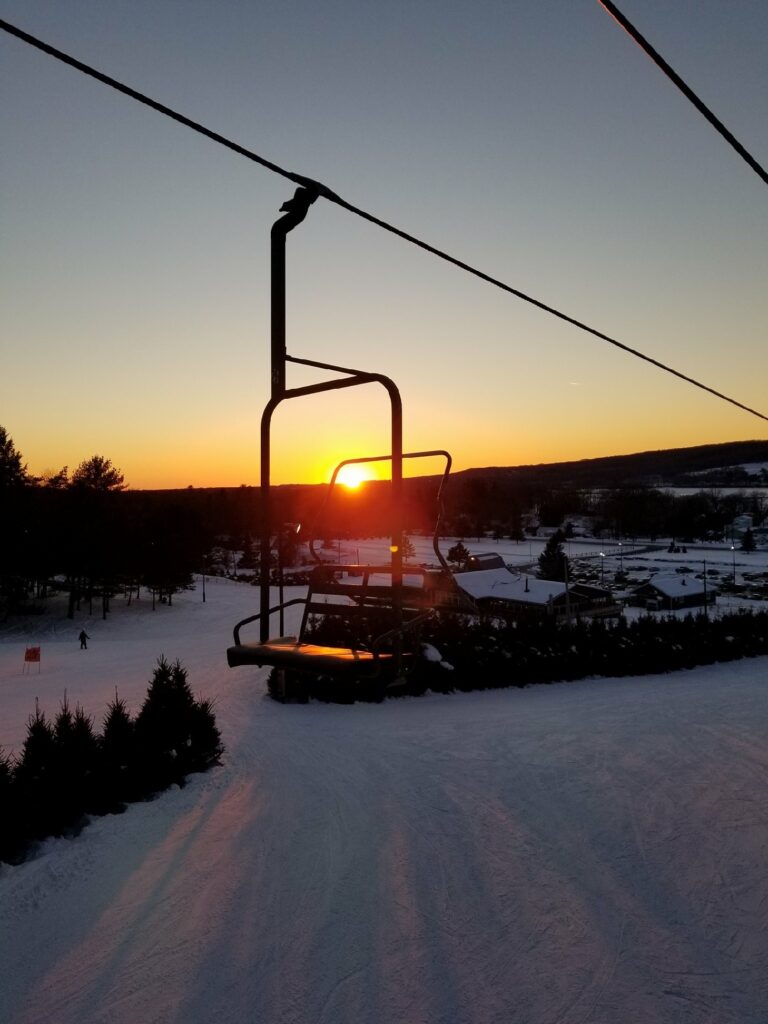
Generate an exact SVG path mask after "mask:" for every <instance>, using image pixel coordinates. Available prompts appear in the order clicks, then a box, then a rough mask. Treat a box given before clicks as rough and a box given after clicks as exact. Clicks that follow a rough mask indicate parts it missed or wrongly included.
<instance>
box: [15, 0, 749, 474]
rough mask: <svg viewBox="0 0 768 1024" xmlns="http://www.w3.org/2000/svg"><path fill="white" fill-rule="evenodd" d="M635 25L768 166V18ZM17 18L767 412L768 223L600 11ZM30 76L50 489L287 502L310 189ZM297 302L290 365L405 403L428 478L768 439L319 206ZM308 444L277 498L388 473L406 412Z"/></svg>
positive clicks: (35, 454) (584, 6) (21, 180)
mask: <svg viewBox="0 0 768 1024" xmlns="http://www.w3.org/2000/svg"><path fill="white" fill-rule="evenodd" d="M619 6H620V7H621V8H622V10H624V12H625V13H626V15H627V16H628V17H629V18H630V19H631V20H632V21H634V23H635V24H636V25H637V27H638V28H639V29H640V30H641V31H643V32H644V33H645V35H646V36H647V37H648V39H649V40H650V41H651V42H652V43H653V44H654V45H655V46H656V47H657V48H658V49H659V50H660V52H661V53H662V54H663V55H664V56H665V57H666V58H667V60H668V61H669V62H670V63H671V64H672V66H673V67H674V68H675V69H676V70H677V71H678V72H679V73H680V74H681V75H682V76H683V77H684V78H686V80H687V81H688V82H689V83H690V85H691V86H692V88H694V89H695V90H696V91H697V92H698V93H699V94H700V95H701V97H702V98H703V99H704V101H705V102H706V103H708V104H709V106H710V107H711V108H712V109H713V110H714V111H715V113H717V114H718V116H719V117H721V118H722V120H723V121H724V122H725V123H726V124H727V125H728V127H729V128H730V129H731V131H732V132H733V133H734V134H735V135H736V137H737V138H738V139H740V141H741V142H742V143H743V144H744V145H745V146H746V147H747V149H749V150H750V151H751V152H752V153H753V154H754V155H755V157H756V158H757V159H758V160H759V161H760V162H761V163H762V164H763V165H764V166H765V165H766V164H768V131H767V129H768V62H766V59H765V43H766V39H768V5H766V3H765V0H728V2H725V0H697V2H696V3H690V2H682V0H621V2H620V4H619ZM0 16H2V17H3V18H5V19H6V20H8V21H11V22H13V23H15V24H16V25H18V26H19V27H20V28H23V29H25V30H26V31H28V32H30V33H32V34H33V35H38V36H40V37H42V38H43V39H45V40H46V41H48V42H50V43H51V44H52V45H54V46H57V47H59V48H61V49H63V50H65V51H67V52H70V53H72V54H73V55H74V56H76V57H78V58H79V59H81V60H83V61H85V62H86V63H90V64H93V65H95V66H96V67H98V68H99V69H101V70H103V71H105V72H106V73H108V74H110V75H112V76H114V77H116V78H118V79H121V80H123V81H125V82H126V83H128V84H130V85H132V86H133V87H135V88H137V89H138V90H139V91H142V92H146V93H148V94H150V95H152V96H154V97H155V98H157V99H158V100H160V101H161V102H164V103H166V104H168V105H169V106H172V107H176V108H177V109H179V110H181V111H183V112H185V113H186V114H187V115H188V116H190V117H192V118H194V119H197V120H199V121H202V122H203V123H204V124H206V125H207V126H209V127H211V128H213V129H214V130H216V131H218V132H220V133H221V134H223V135H226V136H228V137H230V138H232V139H235V140H236V141H239V142H240V143H242V144H243V145H244V146H247V147H249V148H251V149H254V150H256V151H257V152H259V153H261V154H263V155H264V156H266V157H267V158H269V159H271V160H273V161H274V162H276V163H278V164H281V165H282V166H284V167H287V168H289V169H291V170H293V171H297V172H299V173H302V174H306V175H308V176H310V177H313V178H316V179H318V180H321V181H323V182H325V183H326V184H327V185H328V186H329V187H331V188H332V189H333V190H335V191H336V192H338V193H339V194H341V195H342V196H344V197H345V198H346V199H347V200H349V201H350V202H352V203H354V204H356V205H358V206H361V207H363V208H365V209H367V210H369V211H371V212H372V213H374V214H376V215H378V216H380V217H382V218H385V219H388V220H390V221H392V222H394V223H395V224H397V225H398V226H400V227H402V228H404V229H406V230H408V231H410V232H411V233H413V234H416V235H419V236H420V237H422V238H424V239H426V240H427V241H429V242H431V243H432V244H434V245H436V246H438V247H442V248H445V249H447V250H448V251H450V252H452V253H455V254H456V255H457V256H459V257H460V258H462V259H464V260H466V261H467V262H470V263H473V264H475V265H477V266H479V267H480V268H481V269H483V270H485V271H486V272H488V273H490V274H492V275H494V276H497V277H499V278H501V279H503V280H505V281H508V282H509V283H510V284H512V285H513V286H515V287H518V288H520V289H522V290H523V291H526V292H528V293H530V294H532V295H534V296H536V297H537V298H539V299H541V300H542V301H545V302H547V303H549V304H551V305H554V306H556V307H558V308H560V309H562V310H564V311H566V312H568V313H569V314H571V315H572V316H575V317H577V318H579V319H583V320H585V321H587V322H588V323H591V324H593V325H594V326H596V327H597V328H598V329H600V330H602V331H604V332H606V333H607V334H610V335H613V336H614V337H617V338H618V339H620V340H621V341H623V342H625V343H626V344H628V345H631V346H633V347H635V348H639V349H641V350H642V351H644V352H647V353H648V354H649V355H651V356H654V357H656V358H658V359H660V360H662V361H665V362H668V363H670V364H671V365H672V366H674V367H676V368H678V369H680V370H682V371H683V372H686V373H688V374H690V375H692V376H694V377H698V378H699V379H701V380H703V381H704V382H705V383H708V384H710V385H711V386H712V387H715V388H717V389H718V390H721V391H724V392H725V393H726V394H730V395H733V396H734V397H735V398H737V399H739V400H740V401H742V402H744V403H745V404H747V405H750V406H752V407H755V408H758V409H760V410H761V411H762V412H766V411H768V389H767V388H766V379H768V345H766V325H767V324H768V287H766V282H767V281H768V259H767V258H766V228H767V227H768V190H767V189H766V187H765V185H764V184H763V183H762V182H761V181H760V180H759V178H758V177H757V176H756V175H755V173H754V172H753V171H752V170H750V168H749V167H748V166H747V165H746V164H745V163H744V162H743V161H742V160H741V159H740V158H739V157H738V156H737V155H736V153H734V152H733V150H731V149H730V147H728V146H727V145H726V144H725V143H724V142H723V141H722V140H721V139H720V137H719V136H717V135H716V134H715V133H714V131H713V130H712V128H711V127H710V126H709V125H708V124H707V123H706V122H705V121H704V119H703V118H702V117H701V115H699V114H698V113H697V112H696V111H695V110H694V109H693V107H692V106H690V104H689V103H688V101H687V100H685V99H684V98H683V97H682V96H681V95H680V94H679V93H678V92H677V90H676V89H674V87H673V86H672V85H671V83H670V82H669V81H668V80H667V79H666V78H665V77H664V76H663V75H662V74H661V73H660V72H659V71H658V69H657V68H655V66H654V65H653V64H652V63H651V62H650V61H649V60H648V58H647V57H646V56H645V55H644V54H643V53H642V52H641V51H640V50H639V49H638V48H637V47H636V46H635V45H634V44H633V43H632V42H631V41H630V40H629V38H628V37H627V36H626V35H625V34H624V33H623V32H622V31H621V30H620V29H619V28H618V27H617V26H616V25H615V24H614V22H613V21H612V19H611V18H610V17H609V16H608V15H607V14H606V13H605V11H604V10H603V9H602V8H601V7H600V6H599V4H598V3H597V0H528V2H525V3H523V2H522V0H503V2H502V0H477V2H474V3H467V2H447V0H440V2H437V0H431V2H430V0H421V2H420V0H409V2H402V0H390V2H387V3H382V2H381V0H322V2H320V3H318V2H316V0H313V2H311V0H274V2H273V0H259V2H258V3H256V2H249V3H247V2H240V0H238V2H235V0H219V2H214V0H151V2H150V0H110V2H109V3H104V2H103V0H67V2H61V0H26V2H21V0H0ZM0 76H1V77H0V138H2V146H1V147H0V190H1V191H0V197H1V203H2V207H1V211H0V216H1V220H0V253H1V259H2V264H1V265H0V288H1V289H2V294H1V295H0V301H1V304H2V305H1V308H2V316H1V319H0V332H1V333H0V344H1V345H2V362H1V363H0V423H1V424H2V425H4V426H5V427H6V428H7V429H8V431H9V433H10V434H11V436H12V437H13V439H14V441H15V443H16V445H17V447H18V448H19V449H20V450H21V452H22V454H23V456H24V458H25V459H26V461H27V462H28V464H29V468H30V470H31V471H32V472H35V473H40V472H42V471H44V470H45V469H58V468H60V467H61V466H62V465H64V464H68V465H69V466H70V469H72V468H74V466H76V465H77V464H78V463H79V462H80V461H82V460H83V459H84V458H87V457H89V456H90V455H92V454H94V453H96V452H98V453H99V454H103V455H105V456H107V457H109V458H111V459H112V460H113V462H115V463H116V464H117V465H118V466H120V468H121V469H122V470H123V472H124V473H125V476H126V479H127V480H128V482H129V483H130V484H131V486H134V487H156V486H157V487H174V486H182V487H183V486H186V485H188V484H194V485H195V486H208V485H238V484H241V483H256V482H258V471H259V458H258V430H259V419H260V415H261V409H262V407H263V405H264V402H265V401H266V399H267V397H268V357H269V306H268V296H269V280H268V270H269V264H268V255H269V228H270V225H271V223H272V222H273V220H274V219H275V218H276V216H277V215H278V210H279V207H280V205H281V204H282V203H283V202H284V201H285V200H286V199H287V198H289V197H290V196H291V195H292V192H293V186H292V185H291V184H290V183H289V182H287V181H285V180H283V179H281V178H279V177H277V176H275V175H273V174H271V173H270V172H268V171H266V170H264V169H262V168H260V167H258V166H256V165H254V164H251V163H249V162H248V161H246V160H244V159H243V158H241V157H238V156H236V155H235V154H233V153H230V152H228V151H226V150H224V149H222V148H220V147H218V146H216V145H214V144H213V143H211V142H209V141H207V140H205V139H203V138H201V137H199V136H196V135H195V134H193V133H192V132H190V131H189V130H188V129H185V128H183V127H181V126H178V125H175V124H173V123H171V122H170V121H168V120H167V119H165V118H163V117H161V116H160V115H159V114H156V113H154V112H152V111H150V110H148V109H146V108H143V107H140V106H138V105H137V104H135V103H134V102H132V101H131V100H129V99H127V98H126V97H123V96H120V95H118V94H117V93H114V92H112V91H111V90H109V89H107V88H106V87H104V86H102V85H100V84H99V83H97V82H95V81H93V80H91V79H88V78H86V77H84V76H83V75H81V74H80V73H78V72H76V71H74V70H72V69H69V68H67V67H65V66H64V65H62V64H59V63H58V62H55V61H53V60H52V59H51V58H49V57H46V56H45V55H43V54H41V53H39V52H38V51H35V50H33V49H31V48H30V47H28V46H27V45H25V44H24V43H22V42H20V41H18V40H16V39H14V38H12V37H10V36H7V35H6V34H5V33H0ZM288 282H289V283H288V351H289V352H290V353H291V354H294V355H298V356H304V357H307V358H315V359H320V360H324V361H329V362H336V363H340V364H342V365H353V366H358V367H361V368H364V369H369V370H375V371H379V372H382V373H386V374H388V375H390V376H392V377H393V378H394V379H395V380H396V381H397V383H398V384H399V385H400V388H401V390H402V393H403V398H404V403H405V432H406V446H407V447H408V448H411V449H417V448H433V447H445V448H448V449H449V450H451V451H452V452H453V454H454V457H455V462H456V466H457V468H467V467H470V466H484V465H516V464H521V463H531V462H551V461H561V460H564V459H577V458H589V457H593V456H599V455H608V454H614V453H621V452H632V451H642V450H647V449H655V448H667V447H679V446H687V445H694V444H705V443H710V442H718V441H729V440H738V439H747V438H759V437H765V436H766V433H767V432H766V424H765V422H763V421H760V420H758V419H756V418H754V417H751V416H749V415H748V414H746V413H744V412H741V411H739V410H737V409H735V408H733V407H730V406H728V405H726V404H724V403H722V402H720V401H718V400H717V399H715V398H713V397H711V396H709V395H707V394H705V393H703V392H701V391H698V390H696V389H693V388H692V387H690V386H689V385H686V384H684V383H683V382H681V381H678V380H675V379H674V378H672V377H670V376H668V375H665V374H663V373H661V372H660V371H658V370H656V369H654V368H653V367H651V366H648V365H646V364H643V363H641V362H639V361H637V360H635V359H633V358H632V357H630V356H628V355H625V354H623V353H621V352H618V351H617V350H615V349H613V348H611V347H609V346H608V345H606V344H605V343H603V342H600V341H598V340H597V339H595V338H592V337H590V336H588V335H586V334H583V333H581V332H579V331H577V330H576V329H574V328H572V327H569V326H568V325H565V324H562V323H559V322H557V321H556V320H554V319H552V318H550V317H548V316H547V315H546V314H544V313H542V312H539V311H538V310H536V309H534V308H532V307H529V306H527V305H525V304H523V303H521V302H520V301H519V300H517V299H515V298H513V297H512V296H509V295H505V294H503V293H501V292H499V291H498V290H496V289H493V288H492V287H490V286H489V285H486V284H484V283H483V282H481V281H479V280H477V279H474V278H471V277H469V276H468V275H466V274H463V273H462V272H461V271H459V270H457V269H455V268H452V267H450V266H448V265H447V264H444V263H441V262H439V261H438V260H436V259H435V258H434V257H431V256H429V255H428V254H426V253H423V252H420V251H418V250H416V249H414V248H412V247H410V246H408V245H407V244H406V243H405V242H402V241H400V240H398V239H396V238H394V237H392V236H389V235H387V234H385V233H384V232H382V231H380V230H379V229H377V228H375V227H373V226H372V225H369V224H366V223H364V222H362V221H360V220H359V219H357V218H354V217H353V216H351V215H350V214H348V213H346V212H345V211H343V210H341V209H339V208H338V207H335V206H332V205H330V204H328V203H326V202H324V201H322V200H320V201H318V202H317V203H316V204H315V206H314V207H313V208H312V209H311V211H310V214H309V216H308V218H307V220H306V221H305V223H304V224H303V225H302V226H301V227H300V228H299V229H297V231H295V232H294V233H293V235H292V236H291V237H290V241H289V263H288ZM307 379H308V377H307V376H306V375H305V374H304V373H294V374H293V375H292V377H291V378H290V382H291V383H296V384H299V383H305V382H306V381H307ZM284 410H285V411H282V410H281V411H280V412H279V413H278V415H277V417H276V421H275V439H276V448H275V456H274V474H275V479H276V480H277V481H278V482H290V481H305V482H313V481H316V480H319V479H324V478H327V475H328V471H329V468H330V467H331V466H332V465H333V464H335V462H336V461H337V460H339V459H341V458H343V457H353V456H359V455H363V454H372V453H374V452H379V451H384V450H386V447H387V409H386V402H385V399H384V397H383V392H382V395H379V394H378V393H377V392H376V391H375V390H373V389H370V390H369V389H360V393H359V394H354V393H353V392H340V393H337V394H336V395H335V396H333V397H328V396H325V397H322V398H313V399H310V400H307V401H305V402H291V403H288V404H287V405H286V406H285V407H284ZM425 468H426V467H425ZM435 468H437V467H435Z"/></svg>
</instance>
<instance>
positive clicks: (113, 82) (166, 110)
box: [0, 19, 768, 422]
mask: <svg viewBox="0 0 768 1024" xmlns="http://www.w3.org/2000/svg"><path fill="white" fill-rule="evenodd" d="M0 28H1V29H3V30H4V31H5V32H8V33H9V34H10V35H13V36H16V38H18V39H21V40H22V41H23V42H25V43H28V44H29V45H30V46H34V47H35V48H36V49H38V50H42V52H43V53H46V54H48V55H49V56H50V57H54V58H55V59H56V60H60V61H62V62H63V63H64V64H68V65H69V66H70V67H73V68H75V69H76V70H77V71H81V72H82V73H83V74H85V75H89V76H90V77H91V78H95V79H97V81H99V82H102V83H103V84H104V85H108V86H110V88H112V89H116V90H117V91H118V92H121V93H123V94H124V95H126V96H129V97H130V98H131V99H134V100H136V101H137V102H138V103H143V104H144V105H145V106H147V107H151V108H152V109H153V110H156V111H157V112H158V113H160V114H164V115H165V116H166V117H170V118H172V119H173V120H174V121H178V122H179V123H180V124H183V125H185V127H187V128H191V129H192V130H193V131H195V132H198V133H199V134H201V135H204V136H206V137H207V138H209V139H211V140H212V141H213V142H217V143H218V144H219V145H221V146H225V147H226V148H227V149H231V150H232V151H233V152H235V153H238V154H239V155H240V156H244V157H246V159H248V160H252V161H254V162H255V163H257V164H261V166H262V167H266V168H267V170H270V171H272V172H274V173H275V174H279V175H281V176H282V177H283V178H287V179H288V180H289V181H293V182H295V184H297V185H299V186H301V187H303V188H309V189H311V190H312V191H313V192H314V193H315V194H316V195H317V196H322V197H323V198H324V199H327V200H328V201H329V202H331V203H335V204H336V205H337V206H340V207H341V208H342V209H344V210H348V211H349V212H350V213H353V214H355V215H356V216H358V217H361V218H363V220H367V221H369V222H370V223H371V224H375V225H376V226H377V227H380V228H382V229H383V230H384V231H389V232H390V233H391V234H393V235H397V236H398V237H399V238H402V239H404V240H405V241H406V242H410V243H411V244H413V245H416V246H418V247H419V248H420V249H424V250H425V251H426V252H430V253H432V255H433V256H437V257H439V258H440V259H441V260H445V261H446V262H447V263H452V264H453V265H454V266H455V267H459V269H461V270H465V271H466V272H467V273H468V274H473V275H474V276H475V277H479V278H480V279H481V280H482V281H486V282H487V283H488V284H492V285H494V286H495V287H496V288H500V289H502V291H505V292H509V294H510V295H514V296H516V297H517V298H518V299H522V300H523V302H528V303H530V304H531V305H532V306H536V307H537V308H538V309H541V310H543V311H544V312H545V313H549V314H550V315H551V316H554V317H557V318H558V319H559V320H563V321H564V322H565V323H568V324H571V325H572V326H573V327H578V328H579V330H582V331H586V332H587V333H588V334H591V335H593V336H594V337H595V338H599V339H600V340H601V341H605V342H607V343H608V344H609V345H613V346H614V347H615V348H618V349H621V350H622V351H623V352H627V353H629V354H630V355H633V356H635V357H636V358H638V359H642V360H643V361H644V362H646V363H650V364H651V365H652V366H655V367H657V368H658V369H660V370H664V371H665V372H666V373H670V374H672V375H673V376H674V377H678V378H679V379H680V380H684V381H686V382H687V383H688V384H692V385H693V386H694V387H697V388H700V389H701V390H702V391H706V392H708V393H709V394H711V395H714V396H715V398H720V399H722V401H724V402H728V403H729V404H730V405H734V406H736V408H737V409H742V410H743V411H744V412H748V413H750V414H751V415H752V416H757V417H758V419H761V420H765V421H766V422H768V416H766V415H765V414H764V413H761V412H758V411H757V410H756V409H752V408H750V406H748V405H744V404H743V403H742V402H739V401H737V400H736V399H735V398H730V397H729V396H728V395H725V394H723V393H722V392H721V391H717V390H716V389H715V388H711V387H709V386H708V385H707V384H703V383H702V382H701V381H698V380H696V379H695V378H694V377H690V376H688V374H685V373H682V372H681V371H680V370H675V369H673V368H672V367H671V366H668V365H667V364H666V363H662V362H661V361H660V360H658V359H653V358H652V357H651V356H648V355H646V354H645V353H643V352H640V351H639V350H638V349H635V348H632V347H631V346H629V345H625V344H624V343H623V342H621V341H617V339H616V338H612V337H610V335H608V334H604V333H603V332H602V331H598V330H597V329H596V328H594V327H590V326H589V325H588V324H585V323H583V322H582V321H581V320H577V319H576V318H575V317H572V316H568V314H567V313H563V312H561V311H560V310H558V309H555V307H554V306H550V305H548V304H547V303H545V302H542V301H541V300H539V299H535V298H533V296H531V295H527V294H526V293H525V292H522V291H520V290H519V289H518V288H513V287H512V285H509V284H506V283H505V282H504V281H500V280H499V279H498V278H495V277H492V276H491V275H490V274H486V273H484V272H483V271H482V270H478V269H477V268H476V267H473V266H471V265H470V264H469V263H465V262H464V261H463V260H460V259H457V258H456V257H455V256H451V255H450V254H449V253H447V252H444V251H443V250H442V249H437V248H436V247H435V246H433V245H430V244H429V243H428V242H424V241H422V240H421V239H420V238H417V237H416V236H415V235H411V234H409V233H408V232H407V231H403V230H402V229H401V228H397V227H395V226H394V225H392V224H389V223H388V222H387V221H384V220H381V219H380V218H379V217H376V216H374V215H373V214H372V213H368V212H367V211H366V210H362V209H360V207H357V206H353V205H352V203H348V202H347V201H346V200H345V199H342V198H341V196H339V195H337V194H336V193H335V192H333V191H332V190H331V189H329V188H328V186H327V185H323V184H322V183H321V182H318V181H313V180H312V179H311V178H307V177H305V176H304V175H302V174H296V173H295V172H294V171H288V170H286V169H285V168H284V167H280V166H279V165H278V164H276V163H273V162H272V161H271V160H267V159H266V158H265V157H263V156H259V154H258V153H254V152H253V150H250V149H246V147H245V146H241V145H239V143H237V142H233V141H232V140H231V139H227V138H226V137H225V136H223V135H220V134H219V133H218V132H214V131H212V130H211V129H210V128H206V127H205V126H204V125H202V124H199V123H198V122H197V121H193V120H192V119H191V118H189V117H186V116H185V115H184V114H180V113H179V112H178V111H176V110H173V109H172V108H171V107H167V106H166V105H165V104H164V103H159V102H158V101H157V100H153V99H152V98H151V97H149V96H145V95H143V93H140V92H138V91H137V90H136V89H132V88H131V87H130V86H128V85H125V84H123V83H122V82H119V81H117V79H115V78H111V77H110V76H109V75H105V74H104V73H103V72H102V71H97V70H96V69H95V68H92V67H90V65H88V64H84V63H83V62H82V61H79V60H77V59H76V58H75V57H72V56H70V55H69V54H67V53H64V52H63V51H62V50H58V49H56V47H54V46H51V45H50V44H49V43H45V42H43V41H42V40H41V39H37V38H36V37H35V36H32V35H30V34H29V33H28V32H24V31H23V30H22V29H20V28H17V27H16V26H15V25H12V24H10V22H7V21H4V20H3V19H0Z"/></svg>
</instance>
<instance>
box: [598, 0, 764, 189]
mask: <svg viewBox="0 0 768 1024" xmlns="http://www.w3.org/2000/svg"><path fill="white" fill-rule="evenodd" d="M597 2H598V3H599V4H600V5H601V6H602V7H604V8H605V9H606V11H608V13H609V14H610V15H611V16H612V17H613V18H614V20H615V21H617V22H618V24H619V25H621V27H622V28H623V29H624V31H625V32H626V33H627V34H628V35H630V36H631V37H632V39H634V40H635V42H636V43H637V45H638V46H639V47H640V48H641V49H642V50H645V52H646V53H647V54H648V56H649V57H650V58H651V60H652V61H653V62H654V64H655V65H656V66H657V67H659V68H661V70H662V71H663V72H664V74H665V75H666V76H667V78H669V79H670V81H672V82H674V83H675V85H676V86H677V88H678V89H679V90H680V92H681V93H682V94H683V95H684V96H685V97H686V98H687V99H689V100H690V101H691V103H692V104H693V105H694V107H696V109H697V110H698V111H699V113H700V114H703V115H704V117H706V119H707V120H708V121H709V123H710V124H711V125H712V127H713V128H714V129H715V131H716V132H718V133H719V134H720V135H722V137H723V138H724V139H725V141H726V142H727V143H729V144H730V145H731V146H733V148H734V149H735V150H736V152H737V153H738V154H739V156H740V157H741V158H742V159H743V160H746V162H747V163H748V164H749V166H750V167H751V168H752V170H753V171H754V172H755V173H756V174H757V175H759V176H760V177H761V178H762V179H763V181H764V182H765V184H766V185H768V172H766V171H765V170H764V169H763V168H762V167H761V166H760V164H759V163H758V162H757V160H755V158H754V157H753V156H752V154H751V153H749V152H748V151H747V150H746V149H745V148H744V146H742V144H741V143H740V142H739V140H738V139H737V138H736V137H735V136H734V135H733V134H732V133H731V132H729V131H728V129H727V128H726V127H725V125H724V124H723V122H722V121H721V120H720V118H719V117H717V115H716V114H713V113H712V111H711V110H710V109H709V107H708V106H707V105H706V103H704V101H703V100H701V99H700V98H699V97H698V96H697V95H696V93H695V92H694V91H693V89H691V87H690V86H689V85H687V84H686V82H685V81H684V80H683V79H682V78H681V77H680V75H678V73H677V72H676V71H675V69H674V68H672V67H670V66H669V64H667V62H666V61H665V60H664V58H663V57H662V56H661V54H660V53H659V52H658V51H657V50H655V49H654V48H653V47H652V46H651V44H650V43H649V42H648V40H647V39H646V38H645V37H644V36H643V35H641V33H640V32H639V31H638V30H637V29H636V28H635V26H634V25H633V24H632V22H631V21H630V20H629V19H628V18H627V17H626V16H625V15H624V14H622V13H621V11H620V10H619V8H618V7H617V6H616V4H614V3H612V2H611V0H597Z"/></svg>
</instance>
